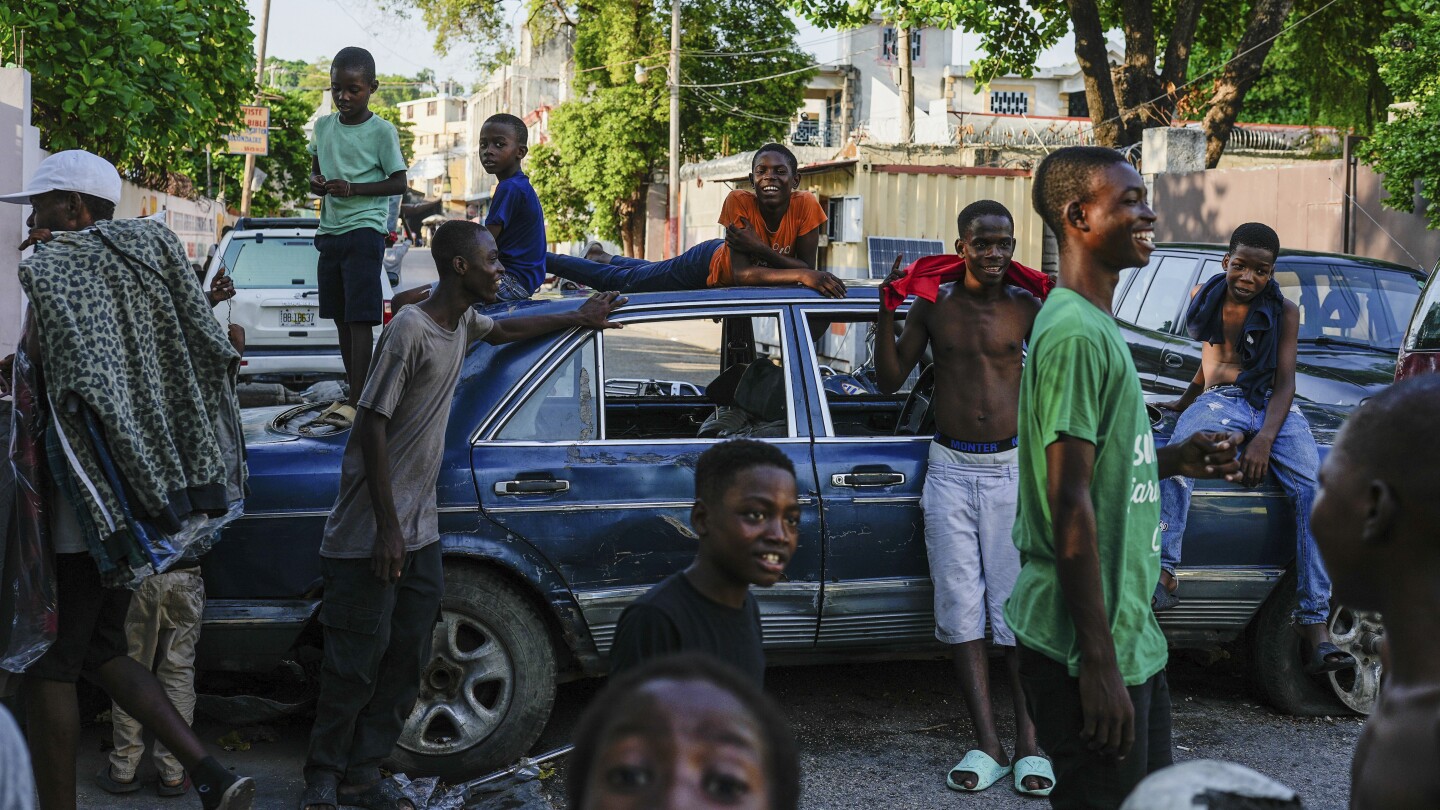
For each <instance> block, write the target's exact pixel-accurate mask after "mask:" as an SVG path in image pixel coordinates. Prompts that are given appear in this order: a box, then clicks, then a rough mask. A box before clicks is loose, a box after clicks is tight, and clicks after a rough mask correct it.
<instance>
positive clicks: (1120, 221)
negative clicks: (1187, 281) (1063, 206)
mask: <svg viewBox="0 0 1440 810" xmlns="http://www.w3.org/2000/svg"><path fill="white" fill-rule="evenodd" d="M1090 184H1091V185H1090V201H1089V202H1085V203H1080V202H1076V203H1071V205H1070V206H1069V207H1068V208H1067V210H1066V217H1067V219H1068V220H1070V221H1071V222H1074V221H1075V212H1076V207H1077V206H1078V208H1079V209H1080V211H1081V217H1080V218H1081V219H1083V222H1084V225H1085V226H1086V228H1085V229H1084V230H1081V231H1079V232H1078V233H1073V234H1071V235H1070V236H1068V237H1067V238H1069V239H1078V240H1079V241H1080V243H1081V244H1082V245H1084V246H1085V249H1086V251H1087V252H1089V253H1091V254H1093V255H1094V256H1095V257H1096V258H1097V259H1099V260H1100V262H1101V263H1102V264H1104V265H1106V266H1107V267H1109V268H1110V269H1112V270H1114V271H1115V272H1116V273H1119V272H1120V271H1121V270H1124V269H1125V268H1127V267H1143V266H1144V265H1145V263H1146V262H1148V261H1149V260H1150V254H1151V252H1153V251H1154V250H1155V212H1154V211H1152V210H1151V209H1150V206H1149V204H1148V203H1147V202H1146V192H1145V182H1144V181H1143V180H1141V179H1140V174H1139V172H1137V171H1135V169H1134V168H1132V167H1131V166H1130V164H1128V163H1112V164H1110V165H1108V166H1106V167H1105V168H1103V169H1101V170H1098V171H1096V172H1095V173H1094V174H1093V175H1091V178H1090ZM1067 224H1070V223H1067Z"/></svg>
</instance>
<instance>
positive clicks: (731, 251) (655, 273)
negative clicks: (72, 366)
mask: <svg viewBox="0 0 1440 810" xmlns="http://www.w3.org/2000/svg"><path fill="white" fill-rule="evenodd" d="M750 182H751V184H752V185H753V186H754V187H755V190H754V191H746V190H743V189H736V190H735V191H732V192H730V195H729V196H728V197H726V198H725V205H724V207H722V208H721V209H720V224H721V225H723V226H725V238H724V239H712V240H710V241H708V242H701V243H700V244H698V245H696V246H695V247H692V248H690V249H689V250H687V251H685V252H684V253H682V254H680V255H679V256H676V257H675V258H673V259H666V260H665V261H659V262H647V261H643V260H641V259H630V258H626V257H624V256H610V255H607V254H606V253H604V252H603V251H602V250H600V248H599V246H598V245H591V248H590V250H589V251H588V252H587V253H586V254H585V256H584V257H583V258H582V257H579V256H562V255H559V254H556V253H547V254H546V255H545V266H546V270H547V271H548V272H549V273H551V274H552V275H556V276H559V277H561V278H566V279H570V280H571V281H577V282H579V283H581V284H584V285H586V286H588V287H593V288H595V289H597V290H615V291H617V292H623V293H634V292H659V291H662V290H697V289H700V288H702V287H734V286H751V285H777V286H778V285H783V284H803V285H805V286H806V287H809V288H810V289H812V290H815V291H817V292H819V293H820V294H821V295H826V296H829V297H831V298H843V297H844V296H845V283H844V282H843V281H841V280H840V279H839V278H837V277H835V276H834V275H831V274H830V273H827V272H825V271H824V270H816V269H815V254H816V251H817V250H818V248H819V245H820V226H821V225H824V224H825V221H826V219H827V217H826V216H825V212H824V211H823V210H822V209H821V208H820V201H819V200H817V199H815V195H814V194H811V193H810V192H808V191H798V189H799V187H800V173H799V165H798V163H797V162H796V160H795V155H794V154H793V153H792V152H791V151H790V150H789V149H786V148H785V147H784V146H781V145H780V144H778V143H767V144H765V145H764V146H762V147H760V149H759V150H758V151H757V152H756V153H755V156H754V158H752V159H751V163H750Z"/></svg>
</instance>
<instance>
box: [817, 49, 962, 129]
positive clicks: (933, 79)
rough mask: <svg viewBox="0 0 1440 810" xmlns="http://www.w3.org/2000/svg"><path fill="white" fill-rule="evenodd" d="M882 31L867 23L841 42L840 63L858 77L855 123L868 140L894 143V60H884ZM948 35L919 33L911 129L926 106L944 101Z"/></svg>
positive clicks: (924, 115) (918, 125) (896, 101)
mask: <svg viewBox="0 0 1440 810" xmlns="http://www.w3.org/2000/svg"><path fill="white" fill-rule="evenodd" d="M884 33H885V26H883V25H881V24H878V23H872V24H870V25H867V26H865V27H863V28H857V29H855V30H853V31H851V32H849V35H848V36H847V37H846V38H844V39H842V40H841V46H842V47H841V51H840V53H841V56H842V60H844V59H848V61H849V62H850V64H851V65H854V66H855V68H856V69H857V70H859V72H860V76H859V80H858V81H857V82H856V88H857V89H858V90H859V93H858V95H859V98H858V99H857V105H856V110H855V120H856V122H857V123H858V124H860V125H861V126H863V127H865V128H866V129H868V131H869V134H870V140H872V141H877V142H880V143H898V142H901V141H902V140H903V139H902V138H901V137H900V136H901V134H902V133H901V132H900V90H899V87H898V86H897V85H896V81H897V79H898V78H899V66H898V62H897V60H889V59H886V58H885V57H884V54H883V48H882V47H881V46H882V44H883V41H884ZM952 38H953V32H951V31H948V30H942V29H939V28H924V29H921V31H920V58H919V59H916V60H915V61H914V62H913V63H912V65H911V69H912V71H913V72H914V75H915V122H916V123H915V126H916V129H917V130H919V129H920V128H921V126H922V124H921V121H923V120H925V119H926V118H927V117H928V116H929V114H930V103H931V102H932V101H934V100H936V99H941V98H944V97H945V67H946V65H947V64H949V61H950V49H951V40H952Z"/></svg>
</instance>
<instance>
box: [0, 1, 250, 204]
mask: <svg viewBox="0 0 1440 810" xmlns="http://www.w3.org/2000/svg"><path fill="white" fill-rule="evenodd" d="M22 39H23V48H24V52H23V54H22V53H21V52H20V50H21V48H20V46H21V43H22ZM0 63H13V64H22V63H23V66H24V67H25V68H26V69H27V70H29V71H30V73H31V75H32V77H33V79H32V82H33V84H32V89H33V93H34V108H33V109H34V113H33V122H34V124H35V126H36V127H38V128H39V129H40V133H41V145H42V146H43V147H44V148H46V149H48V150H50V151H52V152H53V151H59V150H62V149H88V150H90V151H91V152H94V153H96V154H98V155H101V156H103V157H105V158H108V159H109V160H111V161H112V162H114V163H115V164H116V166H118V167H119V168H120V169H121V171H123V172H125V173H127V174H129V175H130V176H132V177H134V178H136V179H138V180H141V181H142V182H145V183H146V184H147V185H163V184H164V183H163V182H162V181H164V180H166V179H167V175H168V172H169V170H170V168H171V167H172V166H173V165H174V164H175V163H176V162H177V161H178V160H180V159H181V157H182V156H183V155H184V154H185V153H186V152H187V151H188V150H192V149H196V148H197V147H198V148H200V149H202V153H203V147H204V146H205V145H207V144H208V145H212V146H215V147H217V148H219V147H220V145H221V143H222V142H221V136H222V135H223V134H224V133H225V132H227V131H230V130H232V129H234V128H235V127H236V125H237V124H238V122H239V120H240V105H241V104H243V103H247V102H249V101H250V100H251V98H252V97H253V94H254V86H255V56H254V45H253V35H252V33H251V31H250V14H249V12H248V11H246V8H245V4H244V3H243V2H240V0H206V1H205V2H198V1H197V0H106V2H103V3H96V2H78V1H75V2H42V1H41V0H23V1H22V2H15V1H14V0H10V2H5V3H3V4H0Z"/></svg>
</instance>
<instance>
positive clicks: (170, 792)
mask: <svg viewBox="0 0 1440 810" xmlns="http://www.w3.org/2000/svg"><path fill="white" fill-rule="evenodd" d="M189 792H190V776H189V774H184V773H182V774H180V781H178V782H167V781H165V777H163V776H162V777H160V780H159V781H158V782H156V783H155V795H156V796H161V797H163V798H166V799H170V798H174V797H176V796H184V795H185V794H186V793H189Z"/></svg>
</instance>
